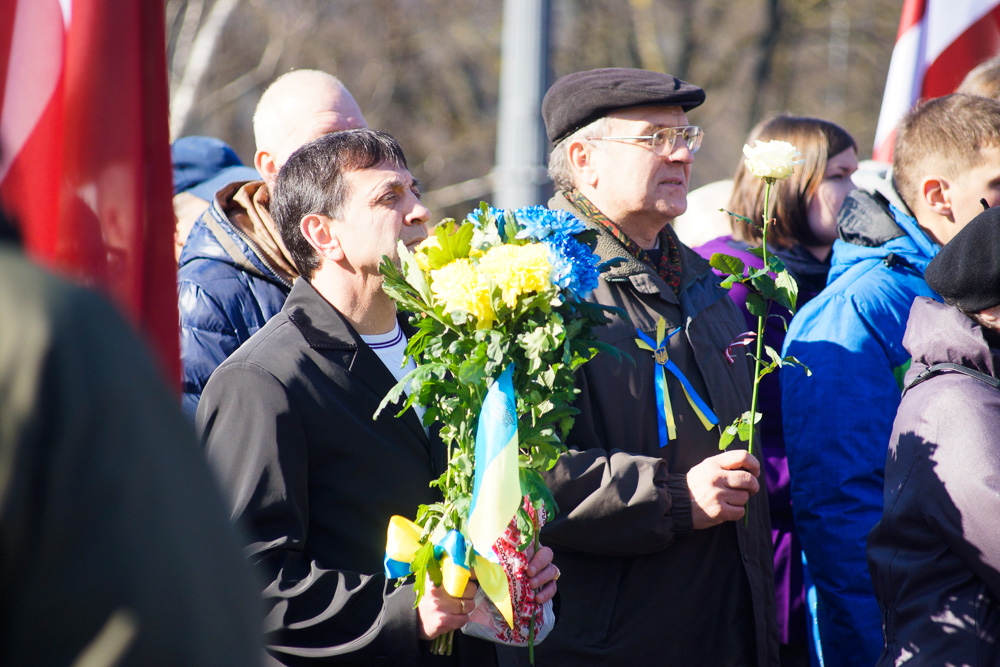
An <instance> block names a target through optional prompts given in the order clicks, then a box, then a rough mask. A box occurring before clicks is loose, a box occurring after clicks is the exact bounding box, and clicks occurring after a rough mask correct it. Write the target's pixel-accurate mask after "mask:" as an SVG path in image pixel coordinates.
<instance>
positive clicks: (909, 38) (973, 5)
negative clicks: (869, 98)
mask: <svg viewBox="0 0 1000 667" xmlns="http://www.w3.org/2000/svg"><path fill="white" fill-rule="evenodd" d="M998 50H1000V2H998V0H904V3H903V14H902V18H901V19H900V21H899V34H898V35H897V36H896V46H895V47H894V48H893V50H892V59H891V60H890V61H889V76H888V77H887V79H886V82H885V93H884V95H883V97H882V110H881V112H880V113H879V118H878V127H877V129H876V130H875V150H874V152H873V155H872V157H874V158H875V159H876V160H883V161H885V162H890V161H891V160H892V142H893V138H894V137H895V129H896V125H897V124H898V123H899V121H900V119H902V117H903V116H904V115H905V114H906V112H907V111H909V109H910V107H912V106H913V105H914V104H915V103H916V102H917V101H918V100H922V99H931V98H934V97H941V96H942V95H948V94H949V93H953V92H955V88H957V87H958V84H960V83H961V82H962V79H963V78H965V75H966V74H968V72H969V70H971V69H972V68H973V67H975V66H976V65H978V64H979V63H980V62H982V61H983V60H986V59H987V58H989V57H990V56H993V55H994V54H996V53H997V51H998Z"/></svg>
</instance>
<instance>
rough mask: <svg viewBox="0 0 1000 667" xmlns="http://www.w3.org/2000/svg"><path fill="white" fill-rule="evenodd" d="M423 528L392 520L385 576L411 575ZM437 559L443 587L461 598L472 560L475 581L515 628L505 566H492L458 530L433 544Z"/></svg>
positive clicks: (398, 518) (403, 519)
mask: <svg viewBox="0 0 1000 667" xmlns="http://www.w3.org/2000/svg"><path fill="white" fill-rule="evenodd" d="M421 533H422V531H421V529H420V526H418V525H417V524H415V523H413V522H412V521H410V520H409V519H407V518H405V517H401V516H398V515H397V516H394V517H392V518H391V519H389V529H388V531H387V534H386V542H385V560H384V564H385V576H386V577H387V578H389V579H399V578H401V577H406V576H408V575H409V574H410V573H411V571H412V570H411V569H410V563H412V562H413V557H414V556H415V555H416V553H417V550H418V549H420V535H421ZM434 558H435V559H437V560H438V562H439V563H440V564H441V584H442V586H443V587H444V590H445V591H446V592H447V593H448V595H450V596H452V597H455V598H458V597H462V593H464V592H465V587H466V585H468V583H469V578H470V577H471V572H470V569H469V559H470V558H471V559H472V560H473V562H474V563H475V565H474V568H475V570H476V579H477V580H478V581H479V587H480V588H482V589H483V593H485V594H486V597H488V598H489V599H490V601H491V602H493V604H494V606H495V607H496V608H497V609H498V610H499V611H500V613H501V614H502V615H503V617H504V620H506V621H507V625H508V626H510V627H514V609H513V605H512V603H511V600H510V587H509V585H508V582H507V573H506V572H504V569H503V566H501V565H499V564H497V563H491V562H490V561H488V560H487V559H486V558H483V557H482V556H479V555H478V554H476V553H475V552H473V551H471V550H470V549H468V548H467V546H466V543H465V538H464V537H463V536H462V533H460V532H459V531H457V530H454V529H452V530H449V531H448V532H447V533H446V534H445V535H444V537H442V538H441V539H440V540H438V541H437V542H436V543H435V544H434Z"/></svg>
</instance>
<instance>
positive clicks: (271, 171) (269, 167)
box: [253, 151, 280, 187]
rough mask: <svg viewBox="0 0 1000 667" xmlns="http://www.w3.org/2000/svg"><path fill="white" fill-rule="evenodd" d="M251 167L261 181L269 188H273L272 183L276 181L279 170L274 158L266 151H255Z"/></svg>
mask: <svg viewBox="0 0 1000 667" xmlns="http://www.w3.org/2000/svg"><path fill="white" fill-rule="evenodd" d="M253 166H254V167H256V168H257V173H258V174H260V178H261V180H263V181H264V182H265V183H267V184H268V186H269V187H273V186H274V182H275V181H277V180H278V170H279V169H280V167H279V166H278V161H277V160H275V159H274V156H273V155H271V153H269V152H268V151H257V152H256V153H254V155H253Z"/></svg>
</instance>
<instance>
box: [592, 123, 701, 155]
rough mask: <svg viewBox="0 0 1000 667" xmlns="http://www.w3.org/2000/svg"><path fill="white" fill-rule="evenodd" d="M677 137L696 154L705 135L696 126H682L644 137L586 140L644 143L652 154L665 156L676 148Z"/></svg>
mask: <svg viewBox="0 0 1000 667" xmlns="http://www.w3.org/2000/svg"><path fill="white" fill-rule="evenodd" d="M677 137H680V138H682V139H683V140H684V143H685V144H687V148H688V150H689V151H691V152H692V153H697V152H698V149H699V148H701V140H702V139H704V138H705V133H704V132H703V131H702V129H701V128H700V127H698V126H697V125H684V126H681V127H665V128H663V129H662V130H657V131H656V132H654V133H653V134H650V135H649V136H645V137H587V139H589V140H590V141H644V142H646V143H648V144H649V147H650V149H651V150H652V151H653V152H654V153H656V154H657V155H660V156H666V155H670V154H671V153H673V152H674V148H676V146H677Z"/></svg>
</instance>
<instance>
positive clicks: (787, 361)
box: [782, 356, 812, 377]
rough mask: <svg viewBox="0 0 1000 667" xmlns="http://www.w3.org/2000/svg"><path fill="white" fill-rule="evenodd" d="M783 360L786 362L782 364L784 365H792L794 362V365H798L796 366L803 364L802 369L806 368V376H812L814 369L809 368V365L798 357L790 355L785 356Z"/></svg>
mask: <svg viewBox="0 0 1000 667" xmlns="http://www.w3.org/2000/svg"><path fill="white" fill-rule="evenodd" d="M782 361H783V362H784V363H783V364H782V365H783V366H790V365H792V364H794V365H796V366H801V367H802V370H804V371H805V372H806V376H807V377H808V376H810V375H812V371H811V370H809V367H808V366H806V365H805V364H804V363H802V362H801V361H799V360H798V359H796V358H795V357H791V356H789V357H785V358H784V359H783V360H782Z"/></svg>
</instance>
